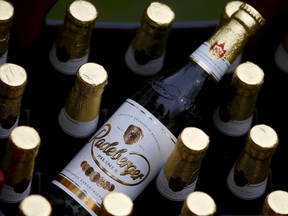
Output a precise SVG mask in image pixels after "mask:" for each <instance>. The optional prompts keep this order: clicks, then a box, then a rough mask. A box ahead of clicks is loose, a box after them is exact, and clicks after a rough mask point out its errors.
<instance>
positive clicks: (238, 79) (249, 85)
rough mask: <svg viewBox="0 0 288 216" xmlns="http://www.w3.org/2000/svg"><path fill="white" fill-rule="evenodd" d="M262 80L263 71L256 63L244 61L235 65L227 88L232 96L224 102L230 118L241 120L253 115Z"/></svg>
mask: <svg viewBox="0 0 288 216" xmlns="http://www.w3.org/2000/svg"><path fill="white" fill-rule="evenodd" d="M263 82H264V71H263V70H262V69H261V68H260V67H258V66H257V65H256V64H254V63H252V62H244V63H241V64H239V65H238V66H237V67H236V69H235V71H234V73H233V75H232V78H231V89H229V90H230V91H231V92H229V93H230V94H231V95H232V96H231V99H229V100H228V102H227V103H226V104H224V106H225V109H227V112H228V113H229V114H230V115H231V119H232V120H238V121H242V120H246V119H248V118H250V117H251V116H253V114H254V111H255V106H256V103H257V98H258V94H259V92H260V90H261V86H262V84H263ZM223 108H224V107H223Z"/></svg>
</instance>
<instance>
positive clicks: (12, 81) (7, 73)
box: [0, 63, 27, 98]
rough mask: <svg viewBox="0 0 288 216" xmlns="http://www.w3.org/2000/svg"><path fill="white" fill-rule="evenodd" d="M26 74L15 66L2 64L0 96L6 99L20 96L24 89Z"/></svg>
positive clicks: (21, 68) (22, 69)
mask: <svg viewBox="0 0 288 216" xmlns="http://www.w3.org/2000/svg"><path fill="white" fill-rule="evenodd" d="M26 83H27V73H26V71H25V69H24V68H23V67H21V66H19V65H17V64H13V63H4V64H2V65H0V89H1V91H0V95H1V96H4V97H7V98H17V97H19V96H21V95H22V94H23V93H24V91H25V88H26Z"/></svg>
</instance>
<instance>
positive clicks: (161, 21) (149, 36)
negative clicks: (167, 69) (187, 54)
mask: <svg viewBox="0 0 288 216" xmlns="http://www.w3.org/2000/svg"><path fill="white" fill-rule="evenodd" d="M174 19H175V14H174V12H173V11H172V10H171V9H170V7H168V6H167V5H165V4H162V3H159V2H152V3H151V4H150V5H149V6H148V7H147V8H146V10H145V12H144V14H143V16H142V19H141V24H140V27H139V29H138V31H137V33H136V35H135V37H134V39H133V41H132V47H133V49H134V50H135V51H137V52H144V54H145V56H146V58H148V59H149V60H152V59H157V58H159V57H160V56H162V55H163V54H164V52H165V50H166V43H167V38H168V34H169V32H170V31H171V29H172V24H173V21H174Z"/></svg>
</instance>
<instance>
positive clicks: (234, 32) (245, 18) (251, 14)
mask: <svg viewBox="0 0 288 216" xmlns="http://www.w3.org/2000/svg"><path fill="white" fill-rule="evenodd" d="M264 23H265V20H264V18H263V17H262V16H261V14H260V13H258V12H257V11H256V10H255V9H254V8H253V7H251V6H250V5H248V4H246V3H244V4H242V5H241V6H240V7H239V9H238V10H237V11H236V12H235V13H233V15H232V16H231V18H230V20H229V21H227V22H226V23H225V25H222V26H220V27H219V28H218V29H217V30H216V32H215V33H214V34H213V36H212V37H211V38H210V39H209V40H208V42H209V44H210V45H211V46H215V45H218V46H221V47H222V48H223V52H222V53H223V55H224V57H226V58H227V60H228V61H229V62H230V63H232V62H233V61H234V60H235V58H236V57H237V56H238V54H239V53H240V52H241V51H242V49H243V47H244V46H245V44H246V43H247V41H248V40H249V38H250V37H251V36H252V35H254V34H255V33H256V32H257V30H258V29H259V28H261V27H262V26H263V25H264Z"/></svg>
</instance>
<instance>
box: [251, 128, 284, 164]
mask: <svg viewBox="0 0 288 216" xmlns="http://www.w3.org/2000/svg"><path fill="white" fill-rule="evenodd" d="M278 143H279V139H278V135H277V133H276V132H275V131H274V130H273V129H272V128H271V127H269V126H267V125H265V124H259V125H255V126H253V127H252V128H251V129H250V131H249V134H248V136H247V141H246V143H245V150H246V151H247V152H248V153H249V154H250V155H251V156H252V157H254V158H256V159H260V160H261V159H263V160H264V159H268V158H270V157H272V156H273V154H274V152H275V149H276V147H277V146H278Z"/></svg>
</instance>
